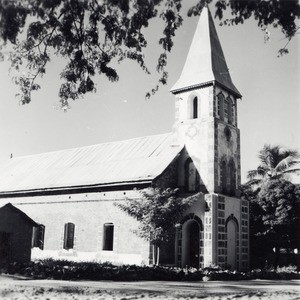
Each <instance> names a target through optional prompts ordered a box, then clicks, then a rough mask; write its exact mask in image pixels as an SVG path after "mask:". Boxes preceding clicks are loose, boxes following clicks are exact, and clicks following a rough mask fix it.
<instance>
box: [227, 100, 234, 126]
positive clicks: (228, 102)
mask: <svg viewBox="0 0 300 300" xmlns="http://www.w3.org/2000/svg"><path fill="white" fill-rule="evenodd" d="M227 110H228V123H230V124H232V123H233V122H232V101H231V99H230V98H229V97H228V99H227Z"/></svg>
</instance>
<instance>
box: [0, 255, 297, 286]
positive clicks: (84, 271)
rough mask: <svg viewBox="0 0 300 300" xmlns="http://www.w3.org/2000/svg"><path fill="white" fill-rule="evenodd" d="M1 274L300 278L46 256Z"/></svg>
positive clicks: (285, 270)
mask: <svg viewBox="0 0 300 300" xmlns="http://www.w3.org/2000/svg"><path fill="white" fill-rule="evenodd" d="M0 273H6V274H20V275H24V276H28V277H31V278H38V279H47V278H49V279H62V280H96V281H97V280H114V281H137V280H162V281H201V280H203V281H208V280H220V281H221V280H222V281H226V280H247V279H300V273H299V272H297V267H295V266H288V267H281V268H279V267H278V268H276V269H274V268H272V267H271V268H265V269H255V270H252V271H251V272H248V273H243V272H237V271H230V270H224V269H221V268H220V267H217V266H211V267H209V268H204V269H199V270H198V269H195V268H184V269H182V268H175V267H163V266H153V267H149V266H136V265H120V266H116V265H113V264H111V263H109V262H104V263H96V262H72V261H68V260H53V259H44V260H38V261H35V262H28V263H16V262H15V263H10V264H6V265H0Z"/></svg>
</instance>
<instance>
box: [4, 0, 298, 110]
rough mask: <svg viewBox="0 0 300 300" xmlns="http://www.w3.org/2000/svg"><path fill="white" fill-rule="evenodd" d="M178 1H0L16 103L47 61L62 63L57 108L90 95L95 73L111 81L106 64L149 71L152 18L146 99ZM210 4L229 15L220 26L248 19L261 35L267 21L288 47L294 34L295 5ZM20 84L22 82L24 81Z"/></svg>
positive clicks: (169, 39)
mask: <svg viewBox="0 0 300 300" xmlns="http://www.w3.org/2000/svg"><path fill="white" fill-rule="evenodd" d="M211 2H212V0H199V1H198V2H197V4H196V5H195V6H194V7H192V8H191V9H190V10H189V12H188V15H199V14H200V13H201V10H202V8H203V7H204V6H205V5H206V4H207V3H211ZM181 3H182V0H151V1H149V0H131V1H129V0H101V1H99V0H89V1H87V0H84V1H83V0H69V1H61V0H43V1H41V0H22V1H14V0H0V39H1V40H2V41H3V42H4V44H6V43H8V42H10V43H12V44H13V45H14V49H13V52H12V55H11V57H10V59H11V66H12V69H14V70H15V71H16V72H21V74H22V75H19V77H23V80H18V84H21V83H22V85H19V87H20V93H21V94H22V95H21V103H23V104H25V103H29V102H30V101H31V91H35V90H37V88H36V86H35V85H34V84H35V81H36V79H37V78H39V77H41V76H42V75H43V74H44V73H45V72H46V69H47V63H48V62H49V61H50V59H52V58H53V57H55V56H59V57H62V58H63V59H64V60H65V62H66V63H65V66H64V70H63V72H62V74H61V78H62V81H63V82H62V84H61V87H60V90H59V96H60V101H61V104H63V105H62V106H63V107H65V106H66V105H67V102H68V99H73V100H74V99H77V98H79V97H80V96H82V95H84V94H85V93H87V92H91V91H95V84H94V80H93V76H95V74H96V73H98V74H101V75H104V76H106V77H108V79H109V80H110V81H112V82H114V81H117V80H118V79H119V76H118V70H116V69H114V68H113V67H112V62H114V61H118V62H121V61H122V60H124V59H130V60H132V61H134V62H136V63H137V64H138V65H139V66H140V67H141V69H142V70H143V71H144V72H145V73H146V74H150V72H149V68H148V67H147V66H146V64H145V60H144V59H145V57H144V49H145V48H146V47H147V40H146V37H145V36H144V34H143V29H145V28H147V27H148V26H149V21H150V20H151V19H153V18H155V17H159V18H161V19H162V20H163V22H164V26H163V28H162V32H161V34H160V35H158V42H159V44H160V45H161V47H162V51H161V54H160V55H159V57H158V61H157V72H158V73H159V75H160V78H159V79H158V83H157V85H156V86H154V87H153V88H152V90H151V91H150V92H148V93H147V94H146V96H147V97H150V96H151V95H153V94H155V93H156V91H157V90H158V89H159V86H160V85H164V84H167V80H168V72H167V69H166V67H167V52H170V51H171V50H172V48H173V45H174V43H173V38H174V36H175V34H176V30H177V29H178V28H179V27H180V26H181V24H182V21H183V19H182V15H181ZM215 6H216V16H218V17H219V19H223V12H224V11H225V10H226V9H230V10H231V13H232V18H231V19H228V20H224V21H223V23H224V24H228V25H229V24H242V23H243V22H244V20H246V19H248V18H250V17H251V16H254V17H255V19H256V20H257V24H258V26H260V27H262V29H263V30H265V28H266V26H268V25H271V24H273V26H274V27H279V28H281V30H282V32H283V33H284V34H285V36H286V37H287V39H288V43H289V41H290V40H291V39H292V38H293V37H294V36H295V34H296V32H297V30H298V29H299V27H297V26H296V22H295V20H296V19H297V18H299V16H300V8H299V4H298V1H297V0H289V1H285V0H277V1H250V0H249V1H245V0H243V1H242V0H235V1H225V0H217V1H216V2H215ZM23 31H26V33H27V34H26V35H25V34H24V33H22V32H23ZM288 43H287V44H286V45H285V46H284V47H283V48H282V49H280V50H279V55H282V54H284V53H287V52H288V49H287V45H288ZM0 57H1V54H0ZM21 65H22V68H21ZM72 67H75V69H74V70H72ZM23 73H25V75H23ZM28 80H29V81H31V82H30V84H27V83H26V82H27V81H28ZM25 83H26V84H25ZM32 87H34V88H32Z"/></svg>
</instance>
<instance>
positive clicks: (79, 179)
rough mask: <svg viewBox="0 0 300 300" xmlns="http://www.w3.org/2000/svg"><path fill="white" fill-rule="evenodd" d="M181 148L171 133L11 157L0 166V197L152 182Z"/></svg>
mask: <svg viewBox="0 0 300 300" xmlns="http://www.w3.org/2000/svg"><path fill="white" fill-rule="evenodd" d="M182 148H183V145H179V144H178V143H176V141H175V140H174V136H173V134H172V133H168V134H161V135H154V136H146V137H140V138H135V139H130V140H125V141H118V142H111V143H103V144H98V145H92V146H87V147H82V148H75V149H67V150H61V151H56V152H49V153H42V154H37V155H31V156H24V157H16V158H12V159H10V160H8V161H7V162H6V163H5V164H3V165H1V166H0V194H3V193H4V194H5V193H8V192H17V191H32V190H45V189H57V188H71V187H87V186H98V185H99V186H101V185H110V184H126V183H135V182H143V181H146V182H151V181H152V180H153V179H155V178H156V177H157V176H159V175H160V174H161V173H162V172H163V171H164V170H165V169H166V168H167V166H168V165H169V164H170V163H171V162H172V161H173V160H174V159H175V158H176V157H177V155H178V154H179V152H180V151H181V150H182Z"/></svg>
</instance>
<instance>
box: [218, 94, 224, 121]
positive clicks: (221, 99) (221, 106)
mask: <svg viewBox="0 0 300 300" xmlns="http://www.w3.org/2000/svg"><path fill="white" fill-rule="evenodd" d="M217 102H218V116H219V118H220V119H221V120H223V119H224V95H223V94H222V93H220V94H219V95H218V96H217Z"/></svg>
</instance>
